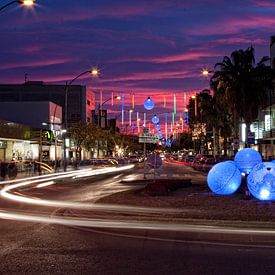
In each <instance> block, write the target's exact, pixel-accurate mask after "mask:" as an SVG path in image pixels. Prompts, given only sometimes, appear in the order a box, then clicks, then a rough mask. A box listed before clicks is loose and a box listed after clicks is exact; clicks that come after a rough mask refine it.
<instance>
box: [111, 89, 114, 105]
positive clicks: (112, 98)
mask: <svg viewBox="0 0 275 275" xmlns="http://www.w3.org/2000/svg"><path fill="white" fill-rule="evenodd" d="M111 100H112V101H111V102H112V106H114V93H113V92H112V97H111Z"/></svg>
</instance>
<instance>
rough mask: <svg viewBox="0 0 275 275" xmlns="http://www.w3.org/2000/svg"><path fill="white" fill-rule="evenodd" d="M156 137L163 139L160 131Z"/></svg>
mask: <svg viewBox="0 0 275 275" xmlns="http://www.w3.org/2000/svg"><path fill="white" fill-rule="evenodd" d="M158 136H159V139H162V138H163V135H162V132H161V131H159V132H158Z"/></svg>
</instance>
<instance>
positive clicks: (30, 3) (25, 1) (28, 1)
mask: <svg viewBox="0 0 275 275" xmlns="http://www.w3.org/2000/svg"><path fill="white" fill-rule="evenodd" d="M18 2H19V3H20V4H23V5H24V6H29V7H30V6H33V5H34V2H35V0H21V1H20V0H19V1H18Z"/></svg>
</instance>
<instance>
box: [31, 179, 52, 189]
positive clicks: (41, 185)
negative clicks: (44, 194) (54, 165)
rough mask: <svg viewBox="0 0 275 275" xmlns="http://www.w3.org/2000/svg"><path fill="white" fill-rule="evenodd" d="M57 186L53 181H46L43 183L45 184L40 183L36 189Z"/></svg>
mask: <svg viewBox="0 0 275 275" xmlns="http://www.w3.org/2000/svg"><path fill="white" fill-rule="evenodd" d="M53 184H55V182H54V181H53V180H51V181H46V182H43V183H40V184H38V185H37V186H36V188H43V187H47V186H50V185H53Z"/></svg>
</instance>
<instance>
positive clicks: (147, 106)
mask: <svg viewBox="0 0 275 275" xmlns="http://www.w3.org/2000/svg"><path fill="white" fill-rule="evenodd" d="M154 107H155V103H154V101H153V100H152V99H151V98H150V97H148V98H147V99H146V100H145V101H144V108H145V109H146V110H148V111H150V110H152V109H154Z"/></svg>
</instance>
